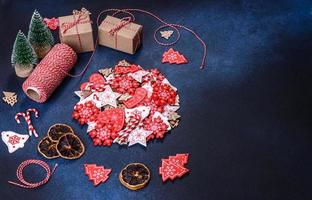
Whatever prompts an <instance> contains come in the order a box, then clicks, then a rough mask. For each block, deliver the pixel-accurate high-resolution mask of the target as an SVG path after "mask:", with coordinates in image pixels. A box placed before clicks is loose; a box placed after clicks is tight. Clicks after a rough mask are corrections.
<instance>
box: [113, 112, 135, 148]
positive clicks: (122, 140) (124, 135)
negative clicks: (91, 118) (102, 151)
mask: <svg viewBox="0 0 312 200" xmlns="http://www.w3.org/2000/svg"><path fill="white" fill-rule="evenodd" d="M140 122H141V116H140V115H139V114H134V115H133V116H130V120H129V122H128V125H127V126H126V128H125V129H124V130H123V131H122V132H121V133H120V134H119V135H118V137H117V138H116V139H115V140H114V143H118V144H127V143H128V141H127V138H128V136H129V134H130V133H131V132H132V131H133V130H134V129H135V128H136V127H137V125H138V124H139V123H140Z"/></svg>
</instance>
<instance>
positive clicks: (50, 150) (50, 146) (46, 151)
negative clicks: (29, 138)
mask: <svg viewBox="0 0 312 200" xmlns="http://www.w3.org/2000/svg"><path fill="white" fill-rule="evenodd" d="M38 152H39V153H40V154H41V155H43V156H44V157H45V158H47V159H53V158H57V157H59V154H58V152H57V151H56V142H53V141H52V140H51V139H50V138H49V137H44V138H43V139H42V140H41V141H40V142H39V144H38Z"/></svg>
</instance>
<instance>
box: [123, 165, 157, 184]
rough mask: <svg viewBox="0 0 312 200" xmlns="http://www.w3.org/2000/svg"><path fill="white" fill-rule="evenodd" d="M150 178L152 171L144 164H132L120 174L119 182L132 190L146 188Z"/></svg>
mask: <svg viewBox="0 0 312 200" xmlns="http://www.w3.org/2000/svg"><path fill="white" fill-rule="evenodd" d="M150 178H151V173H150V170H149V169H148V168H147V167H146V166H145V165H144V164H142V163H130V164H128V165H127V166H126V167H125V168H123V169H122V170H121V172H120V173H119V181H120V182H121V184H123V185H124V186H125V187H126V188H128V189H130V190H139V189H141V188H143V187H145V186H146V184H147V183H148V182H149V180H150Z"/></svg>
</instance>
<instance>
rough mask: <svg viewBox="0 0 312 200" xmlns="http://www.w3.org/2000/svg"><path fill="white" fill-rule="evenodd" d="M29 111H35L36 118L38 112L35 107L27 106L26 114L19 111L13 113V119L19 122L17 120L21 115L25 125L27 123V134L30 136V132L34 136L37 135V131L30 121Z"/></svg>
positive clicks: (18, 121)
mask: <svg viewBox="0 0 312 200" xmlns="http://www.w3.org/2000/svg"><path fill="white" fill-rule="evenodd" d="M31 112H34V113H35V117H36V118H38V117H39V112H38V111H37V110H36V109H35V108H29V109H27V110H26V114H25V113H23V112H19V113H16V115H15V121H16V122H17V123H18V124H20V123H21V121H20V120H19V117H20V116H23V117H24V119H25V121H26V123H27V125H28V134H29V135H30V136H32V134H34V136H35V137H38V134H37V131H36V129H35V128H34V126H33V125H32V122H31Z"/></svg>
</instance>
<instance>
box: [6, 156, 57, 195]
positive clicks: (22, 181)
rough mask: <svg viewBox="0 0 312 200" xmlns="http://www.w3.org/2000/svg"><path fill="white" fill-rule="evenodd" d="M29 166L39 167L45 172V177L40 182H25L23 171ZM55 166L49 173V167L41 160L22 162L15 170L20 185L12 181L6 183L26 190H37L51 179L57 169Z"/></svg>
mask: <svg viewBox="0 0 312 200" xmlns="http://www.w3.org/2000/svg"><path fill="white" fill-rule="evenodd" d="M31 164H35V165H39V166H41V167H42V168H43V169H44V170H45V171H46V177H45V178H44V179H43V180H42V181H39V182H36V183H30V182H28V181H26V180H25V178H24V176H23V170H24V169H25V168H26V167H27V166H29V165H31ZM57 166H58V164H55V165H54V167H53V169H52V171H51V169H50V167H49V165H48V164H47V163H46V162H44V161H41V160H25V161H24V162H22V163H21V164H20V165H19V166H18V168H17V170H16V177H17V179H18V180H19V181H20V183H17V182H13V181H8V183H10V184H12V185H16V186H19V187H22V188H27V189H32V188H37V187H39V186H41V185H44V184H46V183H47V182H48V181H49V180H50V178H51V176H52V174H53V173H54V171H55V169H56V168H57Z"/></svg>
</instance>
